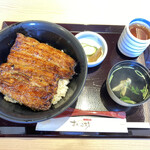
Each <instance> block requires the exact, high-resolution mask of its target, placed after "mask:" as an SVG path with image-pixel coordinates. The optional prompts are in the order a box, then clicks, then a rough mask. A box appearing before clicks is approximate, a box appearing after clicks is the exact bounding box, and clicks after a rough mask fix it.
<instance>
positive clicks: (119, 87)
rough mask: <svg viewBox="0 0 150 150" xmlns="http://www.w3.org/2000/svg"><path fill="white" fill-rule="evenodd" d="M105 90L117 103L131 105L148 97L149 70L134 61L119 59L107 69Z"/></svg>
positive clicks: (149, 84)
mask: <svg viewBox="0 0 150 150" xmlns="http://www.w3.org/2000/svg"><path fill="white" fill-rule="evenodd" d="M106 87H107V91H108V93H109V95H110V97H111V98H112V100H114V101H115V102H116V103H117V104H119V105H122V106H126V107H133V106H138V105H142V104H143V103H145V102H147V101H148V100H149V99H150V71H149V69H147V68H146V67H145V66H143V65H141V64H140V63H137V62H135V61H130V60H126V61H121V62H118V63H117V64H115V65H114V66H113V67H112V68H111V70H110V71H109V74H108V77H107V80H106Z"/></svg>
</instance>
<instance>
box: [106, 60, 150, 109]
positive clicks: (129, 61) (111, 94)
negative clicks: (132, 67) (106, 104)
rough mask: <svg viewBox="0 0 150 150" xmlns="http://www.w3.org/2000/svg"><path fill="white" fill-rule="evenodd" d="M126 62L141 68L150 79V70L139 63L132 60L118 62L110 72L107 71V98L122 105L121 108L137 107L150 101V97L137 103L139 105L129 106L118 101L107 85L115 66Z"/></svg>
mask: <svg viewBox="0 0 150 150" xmlns="http://www.w3.org/2000/svg"><path fill="white" fill-rule="evenodd" d="M127 62H128V63H134V64H136V65H138V66H140V67H142V69H143V70H144V71H145V72H146V73H147V75H148V76H149V78H150V70H149V69H148V68H147V67H145V66H144V65H142V64H141V63H139V62H136V61H133V60H124V61H120V62H118V63H116V64H115V65H114V66H113V67H112V68H111V69H110V71H109V73H108V76H107V79H106V88H107V92H108V93H109V96H110V97H111V98H112V100H114V101H115V102H116V103H118V104H120V105H122V106H126V107H134V106H139V105H141V104H143V103H145V102H146V101H148V100H150V97H149V98H148V99H146V100H144V101H141V102H139V103H136V104H129V103H126V102H124V101H122V100H120V99H119V98H118V97H117V96H116V95H115V94H114V92H112V90H111V87H110V84H109V79H110V75H111V74H112V71H113V69H114V68H115V67H116V66H118V65H120V64H122V63H127Z"/></svg>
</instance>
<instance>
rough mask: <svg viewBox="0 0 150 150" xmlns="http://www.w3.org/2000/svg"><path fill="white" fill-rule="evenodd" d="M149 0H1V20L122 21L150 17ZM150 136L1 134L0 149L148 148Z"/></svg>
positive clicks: (114, 22)
mask: <svg viewBox="0 0 150 150" xmlns="http://www.w3.org/2000/svg"><path fill="white" fill-rule="evenodd" d="M148 2H149V0H132V1H130V3H129V2H128V1H126V0H124V1H120V0H113V1H112V0H103V1H102V0H0V27H1V26H2V22H3V21H25V20H46V21H50V22H55V23H81V24H104V25H105V24H106V25H107V24H108V25H125V24H126V23H128V22H129V21H130V20H131V19H133V18H136V17H143V18H146V19H150V16H149V5H148ZM149 147H150V140H149V139H76V138H72V139H66V138H63V139H61V138H59V139H58V138H7V137H6V138H0V150H10V149H11V150H14V149H15V150H16V149H17V150H20V149H22V150H24V149H28V150H30V149H32V150H33V149H36V150H41V149H42V150H47V149H53V150H55V149H66V150H67V149H73V150H74V149H82V150H87V149H92V150H94V149H100V150H101V149H104V150H108V149H110V150H127V149H128V150H129V149H139V150H140V149H141V150H147V149H149Z"/></svg>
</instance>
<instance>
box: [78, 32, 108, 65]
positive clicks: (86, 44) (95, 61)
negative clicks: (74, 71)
mask: <svg viewBox="0 0 150 150" xmlns="http://www.w3.org/2000/svg"><path fill="white" fill-rule="evenodd" d="M75 37H76V38H77V39H78V40H79V42H80V43H81V45H82V47H83V49H84V51H85V54H86V56H87V61H88V67H95V66H97V65H99V64H100V63H101V62H102V61H103V60H104V59H105V57H106V55H107V53H108V46H107V43H106V41H105V39H104V38H103V37H102V36H101V35H100V34H98V33H96V32H92V31H83V32H80V33H78V34H76V35H75Z"/></svg>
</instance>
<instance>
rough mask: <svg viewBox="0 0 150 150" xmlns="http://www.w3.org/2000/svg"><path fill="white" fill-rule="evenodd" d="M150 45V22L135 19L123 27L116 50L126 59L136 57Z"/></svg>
mask: <svg viewBox="0 0 150 150" xmlns="http://www.w3.org/2000/svg"><path fill="white" fill-rule="evenodd" d="M149 45H150V22H149V21H148V20H146V19H143V18H136V19H134V20H132V21H131V22H130V23H129V24H128V25H126V26H125V28H124V30H123V32H122V33H121V35H120V37H119V40H118V48H119V50H120V52H121V53H122V54H124V55H125V56H128V57H138V56H139V55H140V54H142V53H143V52H144V51H145V49H146V48H147V47H148V46H149Z"/></svg>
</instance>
